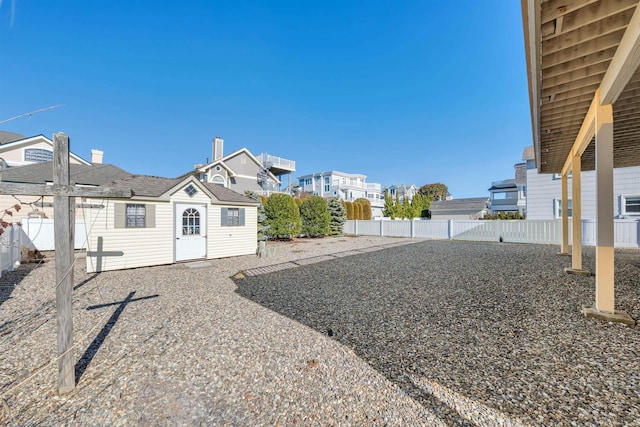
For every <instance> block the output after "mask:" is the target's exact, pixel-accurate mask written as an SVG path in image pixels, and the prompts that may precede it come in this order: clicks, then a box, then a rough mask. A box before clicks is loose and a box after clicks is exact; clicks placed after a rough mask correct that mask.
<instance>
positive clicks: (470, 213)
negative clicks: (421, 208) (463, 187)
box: [429, 197, 490, 220]
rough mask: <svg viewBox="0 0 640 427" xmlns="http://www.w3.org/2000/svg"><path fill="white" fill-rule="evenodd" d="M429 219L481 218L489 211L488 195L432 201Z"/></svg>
mask: <svg viewBox="0 0 640 427" xmlns="http://www.w3.org/2000/svg"><path fill="white" fill-rule="evenodd" d="M429 210H430V211H431V219H458V220H463V219H482V218H483V217H484V216H485V214H487V213H489V211H490V209H489V198H488V197H471V198H466V199H448V200H436V201H432V202H431V205H430V206H429Z"/></svg>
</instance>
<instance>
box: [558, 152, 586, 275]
mask: <svg viewBox="0 0 640 427" xmlns="http://www.w3.org/2000/svg"><path fill="white" fill-rule="evenodd" d="M571 156H572V157H571V170H572V172H573V177H572V179H571V197H572V201H571V205H572V208H571V211H572V218H571V225H572V234H573V236H572V238H571V268H565V269H564V271H565V273H571V274H580V275H584V276H588V275H589V274H591V273H589V271H588V270H583V269H582V194H581V193H582V184H581V181H582V177H581V175H582V164H581V160H582V157H581V154H577V153H575V152H573V153H572V154H571ZM568 209H569V204H568V203H567V204H564V203H563V205H562V211H563V212H564V211H565V210H567V211H568ZM563 215H564V214H563ZM567 215H568V214H567Z"/></svg>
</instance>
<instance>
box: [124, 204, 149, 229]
mask: <svg viewBox="0 0 640 427" xmlns="http://www.w3.org/2000/svg"><path fill="white" fill-rule="evenodd" d="M126 215H127V225H126V228H144V227H145V220H144V219H145V216H146V209H145V206H144V205H140V204H130V203H127V213H126Z"/></svg>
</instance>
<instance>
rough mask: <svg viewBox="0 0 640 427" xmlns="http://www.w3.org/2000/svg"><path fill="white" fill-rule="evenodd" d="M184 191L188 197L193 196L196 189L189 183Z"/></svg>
mask: <svg viewBox="0 0 640 427" xmlns="http://www.w3.org/2000/svg"><path fill="white" fill-rule="evenodd" d="M184 192H185V193H187V194H188V195H189V197H193V196H194V195H195V194H196V193H197V192H198V190H196V187H194V186H193V185H191V184H189V186H188V187H187V188H185V189H184Z"/></svg>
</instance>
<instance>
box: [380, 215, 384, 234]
mask: <svg viewBox="0 0 640 427" xmlns="http://www.w3.org/2000/svg"><path fill="white" fill-rule="evenodd" d="M383 236H384V219H381V220H380V237H383Z"/></svg>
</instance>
